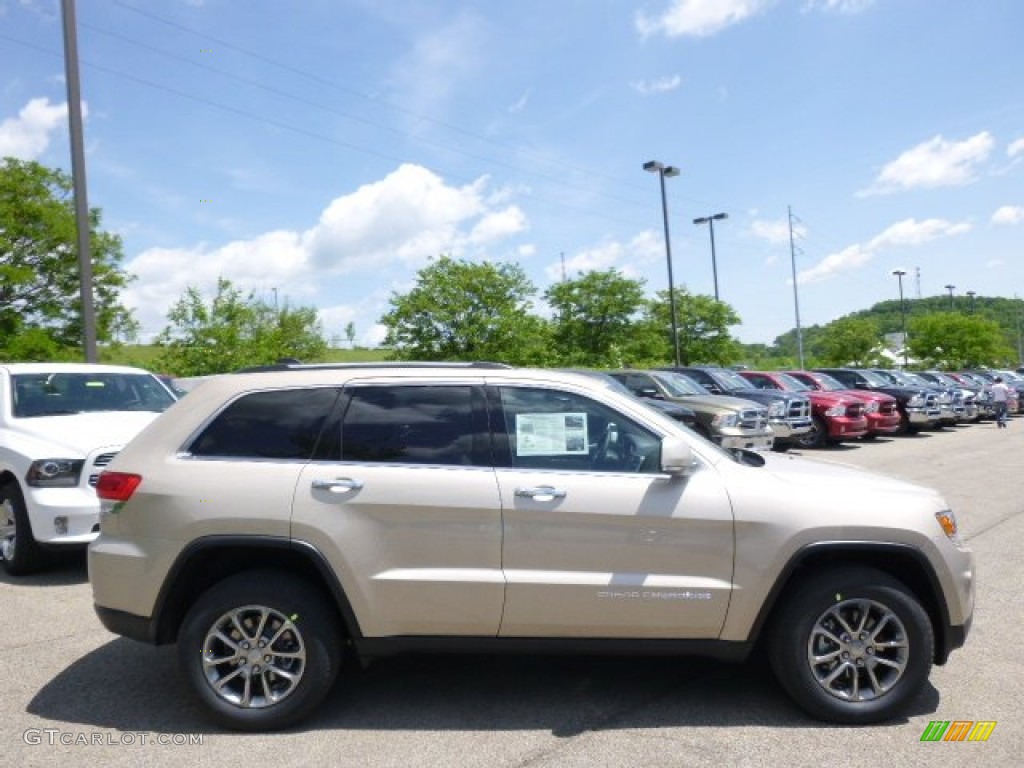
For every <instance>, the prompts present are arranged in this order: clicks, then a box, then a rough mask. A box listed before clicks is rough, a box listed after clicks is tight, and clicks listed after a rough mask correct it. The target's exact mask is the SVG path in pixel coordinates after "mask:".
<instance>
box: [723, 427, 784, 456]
mask: <svg viewBox="0 0 1024 768" xmlns="http://www.w3.org/2000/svg"><path fill="white" fill-rule="evenodd" d="M714 441H715V443H717V444H718V445H719V446H721V447H722V448H726V449H729V450H732V449H735V448H745V449H746V450H748V451H770V450H771V449H772V445H773V444H774V443H775V433H774V432H771V431H765V432H754V433H747V434H744V433H743V432H741V431H740V430H732V429H730V430H727V431H723V432H722V433H721V434H717V435H714Z"/></svg>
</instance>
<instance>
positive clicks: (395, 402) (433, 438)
mask: <svg viewBox="0 0 1024 768" xmlns="http://www.w3.org/2000/svg"><path fill="white" fill-rule="evenodd" d="M350 391H351V401H350V402H349V405H348V408H347V410H346V411H345V418H344V420H343V422H342V427H341V458H342V460H343V461H374V462H396V463H406V464H458V465H468V464H473V463H474V460H473V459H474V445H475V444H479V441H480V440H486V423H481V425H480V427H479V428H476V427H475V426H474V417H473V397H474V396H473V388H472V387H468V386H379V387H376V386H375V387H355V388H353V389H352V390H350ZM487 463H490V462H489V460H488V462H487Z"/></svg>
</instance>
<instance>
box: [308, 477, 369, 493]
mask: <svg viewBox="0 0 1024 768" xmlns="http://www.w3.org/2000/svg"><path fill="white" fill-rule="evenodd" d="M362 487H363V481H362V480H353V479H352V478H350V477H339V478H338V479H337V480H314V481H313V490H314V491H327V492H328V493H348V492H349V491H358V490H360V489H362Z"/></svg>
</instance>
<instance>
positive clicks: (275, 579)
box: [178, 571, 341, 730]
mask: <svg viewBox="0 0 1024 768" xmlns="http://www.w3.org/2000/svg"><path fill="white" fill-rule="evenodd" d="M178 658H179V661H180V662H181V665H182V667H183V669H184V672H185V675H186V677H187V678H188V679H189V682H190V683H191V684H192V686H193V688H194V689H195V691H196V693H197V694H198V695H199V698H200V699H201V700H202V702H203V704H204V705H205V706H206V707H207V709H208V710H209V711H210V712H211V713H212V714H213V716H214V718H215V719H216V720H217V722H219V723H220V724H221V725H223V726H225V727H227V728H234V729H237V730H266V729H274V728H284V727H286V726H288V725H291V724H292V723H294V722H297V721H298V720H301V719H302V718H303V717H306V716H307V715H308V714H309V713H310V712H311V711H312V710H313V709H314V708H316V706H317V705H318V704H319V703H320V702H321V701H323V699H324V697H325V696H326V695H327V693H328V692H329V691H330V689H331V686H332V684H333V683H334V679H335V677H337V674H338V668H339V665H340V662H341V632H340V630H339V628H338V622H337V620H336V616H335V612H334V610H333V607H332V606H331V605H330V604H329V603H328V601H327V600H326V599H325V598H324V597H322V596H321V595H320V594H319V593H318V591H317V590H316V589H314V588H313V587H312V586H311V585H309V584H308V583H306V582H304V581H302V580H300V579H297V578H295V577H293V576H290V575H289V574H286V573H282V572H279V571H248V572H245V573H240V574H237V575H235V576H231V577H229V578H227V579H225V580H224V581H222V582H220V583H218V584H216V585H214V586H213V587H211V588H210V589H209V590H207V591H206V592H205V593H203V594H202V595H201V596H200V598H199V599H198V600H197V601H196V603H195V604H194V605H193V606H192V608H191V609H190V610H189V612H188V614H187V615H186V616H185V620H184V622H183V624H182V627H181V632H180V635H179V637H178Z"/></svg>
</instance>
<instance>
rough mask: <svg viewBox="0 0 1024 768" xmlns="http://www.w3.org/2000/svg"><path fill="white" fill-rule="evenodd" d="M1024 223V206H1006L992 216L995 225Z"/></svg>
mask: <svg viewBox="0 0 1024 768" xmlns="http://www.w3.org/2000/svg"><path fill="white" fill-rule="evenodd" d="M1022 221H1024V206H1020V205H1004V206H1003V207H1001V208H1000V209H999V210H997V211H996V212H995V213H993V214H992V223H993V224H1020V223H1021V222H1022Z"/></svg>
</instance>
